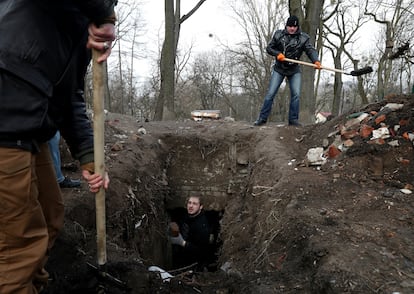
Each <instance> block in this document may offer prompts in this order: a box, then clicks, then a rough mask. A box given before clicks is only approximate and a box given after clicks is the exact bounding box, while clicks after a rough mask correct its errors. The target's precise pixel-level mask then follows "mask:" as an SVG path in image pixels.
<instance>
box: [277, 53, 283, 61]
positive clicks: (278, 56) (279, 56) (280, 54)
mask: <svg viewBox="0 0 414 294" xmlns="http://www.w3.org/2000/svg"><path fill="white" fill-rule="evenodd" d="M276 59H277V60H278V61H283V60H285V55H284V54H283V53H279V54H278V55H277V56H276Z"/></svg>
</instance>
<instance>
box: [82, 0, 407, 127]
mask: <svg viewBox="0 0 414 294" xmlns="http://www.w3.org/2000/svg"><path fill="white" fill-rule="evenodd" d="M185 1H188V0H182V2H185ZM207 1H212V0H199V1H198V2H197V3H196V4H195V5H194V7H193V8H192V9H191V10H190V11H181V0H164V6H163V5H160V10H159V12H158V13H160V14H161V13H164V15H165V26H164V32H162V34H161V35H160V37H159V45H158V49H157V50H156V51H155V52H153V54H152V53H151V52H149V51H148V49H147V48H148V46H147V45H148V44H145V41H143V40H145V34H146V32H147V31H148V30H151V29H153V28H148V27H146V24H145V22H144V17H143V15H142V13H141V10H140V6H141V5H142V3H140V2H136V1H130V0H124V1H119V2H118V6H117V7H116V10H117V16H118V23H117V35H118V37H117V40H116V42H115V43H114V47H113V48H112V50H113V52H112V55H111V60H110V62H109V63H108V87H109V89H108V90H109V91H108V93H109V94H108V95H107V97H105V108H106V109H107V110H108V111H110V112H116V113H121V114H127V115H132V116H134V117H136V119H137V120H144V119H149V120H171V119H187V118H190V117H191V116H190V113H191V111H193V110H196V109H218V110H220V111H221V114H222V116H223V117H225V116H231V117H233V118H234V119H236V120H244V121H253V120H254V119H256V116H257V114H258V111H259V109H260V107H261V105H262V102H263V97H264V94H265V92H266V90H267V86H268V83H269V78H270V69H271V66H272V63H273V62H274V59H273V58H272V57H271V56H269V55H268V54H267V53H266V51H265V48H266V46H267V44H268V42H269V41H270V39H271V37H272V35H273V33H274V31H275V30H276V29H280V28H283V27H284V24H285V20H286V18H287V17H288V15H289V13H291V14H295V15H297V16H298V17H299V18H300V23H301V28H302V30H303V31H304V32H307V33H308V34H309V35H310V36H311V40H313V41H314V44H315V47H316V48H317V49H318V51H319V54H320V58H321V60H322V65H324V64H325V62H326V63H328V64H329V67H335V68H341V69H343V70H345V71H346V72H351V71H352V70H357V69H359V68H362V67H364V66H372V68H373V70H374V71H373V72H372V73H370V74H367V75H362V76H359V77H348V76H346V75H343V74H341V73H334V72H331V71H327V70H321V71H315V70H314V69H313V68H310V67H306V66H303V85H302V86H303V87H302V88H303V89H302V96H301V121H302V122H303V123H312V122H313V121H314V115H315V113H317V112H320V111H323V112H330V113H332V114H333V115H339V114H341V113H344V112H346V111H349V110H351V109H354V108H356V107H359V106H361V105H364V104H367V103H371V102H375V101H380V100H383V99H384V98H386V96H387V95H393V94H400V93H409V92H412V90H413V82H414V77H413V73H412V72H413V69H414V67H413V64H414V51H413V49H412V44H410V41H411V40H412V39H413V34H414V33H413V32H414V14H413V11H414V3H413V2H412V1H408V0H382V1H369V0H364V1H363V0H349V1H311V0H307V1H303V0H302V1H300V0H298V1H294V0H290V1H286V0H280V1H274V0H273V1H271V0H239V1H229V2H228V4H227V5H228V9H229V11H230V12H231V14H232V16H233V17H234V20H235V23H236V24H237V25H236V26H235V27H234V30H235V31H238V32H239V33H240V34H241V35H242V36H244V38H245V39H244V40H242V41H241V42H239V43H238V44H234V45H232V46H228V45H224V44H225V42H223V45H222V46H219V47H217V48H215V49H214V50H209V51H205V52H194V50H193V48H192V47H191V46H189V47H186V46H180V29H181V27H182V26H185V25H186V22H185V21H186V20H187V19H188V18H190V17H191V18H197V16H198V14H200V13H202V10H203V4H204V3H205V2H207ZM281 7H285V8H286V9H280V8H281ZM211 19H212V21H214V18H211ZM373 36H375V38H373ZM212 37H214V36H212ZM371 40H374V41H371ZM152 45H153V44H152ZM140 59H146V60H147V62H148V61H150V62H151V64H152V71H151V74H150V76H148V77H147V78H146V79H145V80H142V79H139V78H138V76H139V74H137V73H139V71H140V68H136V61H137V60H140ZM304 61H307V59H306V57H305V56H304ZM90 80H91V78H90V75H88V81H87V83H86V91H85V93H86V98H87V101H88V102H89V103H88V104H89V106H91V101H92V100H91V98H90V97H91V91H92V90H91V82H90ZM288 105H289V89H288V87H284V86H283V85H282V88H281V90H280V91H279V93H278V95H277V98H276V99H275V104H274V108H273V113H272V116H271V118H270V120H272V121H285V120H286V117H287V107H288Z"/></svg>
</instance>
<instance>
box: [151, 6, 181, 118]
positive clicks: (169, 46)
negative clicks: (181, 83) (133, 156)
mask: <svg viewBox="0 0 414 294" xmlns="http://www.w3.org/2000/svg"><path fill="white" fill-rule="evenodd" d="M174 22H175V19H174V0H165V39H164V43H163V46H162V51H161V61H160V69H161V71H160V73H161V86H160V87H161V88H160V94H159V96H158V99H157V104H156V107H155V114H154V120H163V119H170V118H175V114H174V103H171V101H172V102H174V91H175V84H174V80H175V71H174V68H175V53H176V50H175V44H176V40H175V38H174V36H175V32H174V31H175V24H174ZM164 104H166V109H164ZM164 111H165V113H164Z"/></svg>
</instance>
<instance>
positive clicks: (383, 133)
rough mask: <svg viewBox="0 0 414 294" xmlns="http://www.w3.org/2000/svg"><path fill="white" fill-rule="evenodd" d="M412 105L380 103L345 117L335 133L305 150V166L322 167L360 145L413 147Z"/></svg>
mask: <svg viewBox="0 0 414 294" xmlns="http://www.w3.org/2000/svg"><path fill="white" fill-rule="evenodd" d="M408 97H411V98H412V96H408ZM404 100H405V101H404ZM412 104H413V102H412V99H403V101H399V102H387V101H384V102H383V103H377V104H373V105H370V106H369V107H367V109H366V110H364V111H359V112H354V113H351V114H349V115H347V116H346V117H345V119H344V120H342V121H341V122H340V123H338V124H337V125H335V130H334V131H333V132H331V133H330V134H329V135H328V137H327V138H325V139H324V140H323V142H322V146H320V147H316V148H311V149H309V151H308V154H307V162H308V164H309V165H321V164H324V163H325V162H326V159H332V158H338V157H339V156H344V155H345V154H346V153H347V154H348V153H352V152H353V151H354V149H360V148H359V147H360V144H371V145H387V147H388V146H390V147H399V146H400V145H401V144H404V143H407V142H410V143H411V144H413V141H414V129H413V126H414V123H413V121H412V111H413V105H412ZM353 147H357V148H353ZM384 147H385V146H384ZM402 161H404V159H402ZM405 161H406V160H405ZM403 163H405V164H408V162H403Z"/></svg>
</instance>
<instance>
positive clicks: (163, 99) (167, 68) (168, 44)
mask: <svg viewBox="0 0 414 294" xmlns="http://www.w3.org/2000/svg"><path fill="white" fill-rule="evenodd" d="M205 1H206V0H199V1H198V3H197V4H196V5H195V6H194V7H193V8H192V9H191V10H190V11H189V12H188V13H187V14H185V15H183V16H182V17H181V0H175V5H174V0H165V1H164V3H165V8H164V12H165V38H164V43H163V46H162V51H161V60H160V73H161V85H160V93H159V96H158V99H157V105H156V109H155V114H154V120H171V119H175V118H176V113H175V110H174V100H175V99H174V97H175V94H174V93H175V57H176V54H177V46H178V40H179V37H180V28H181V24H182V23H183V22H184V21H185V20H187V19H188V18H189V17H190V16H191V15H193V14H194V13H195V12H196V11H197V10H198V8H200V6H201V5H202V4H203V3H204V2H205ZM174 6H175V7H174Z"/></svg>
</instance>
